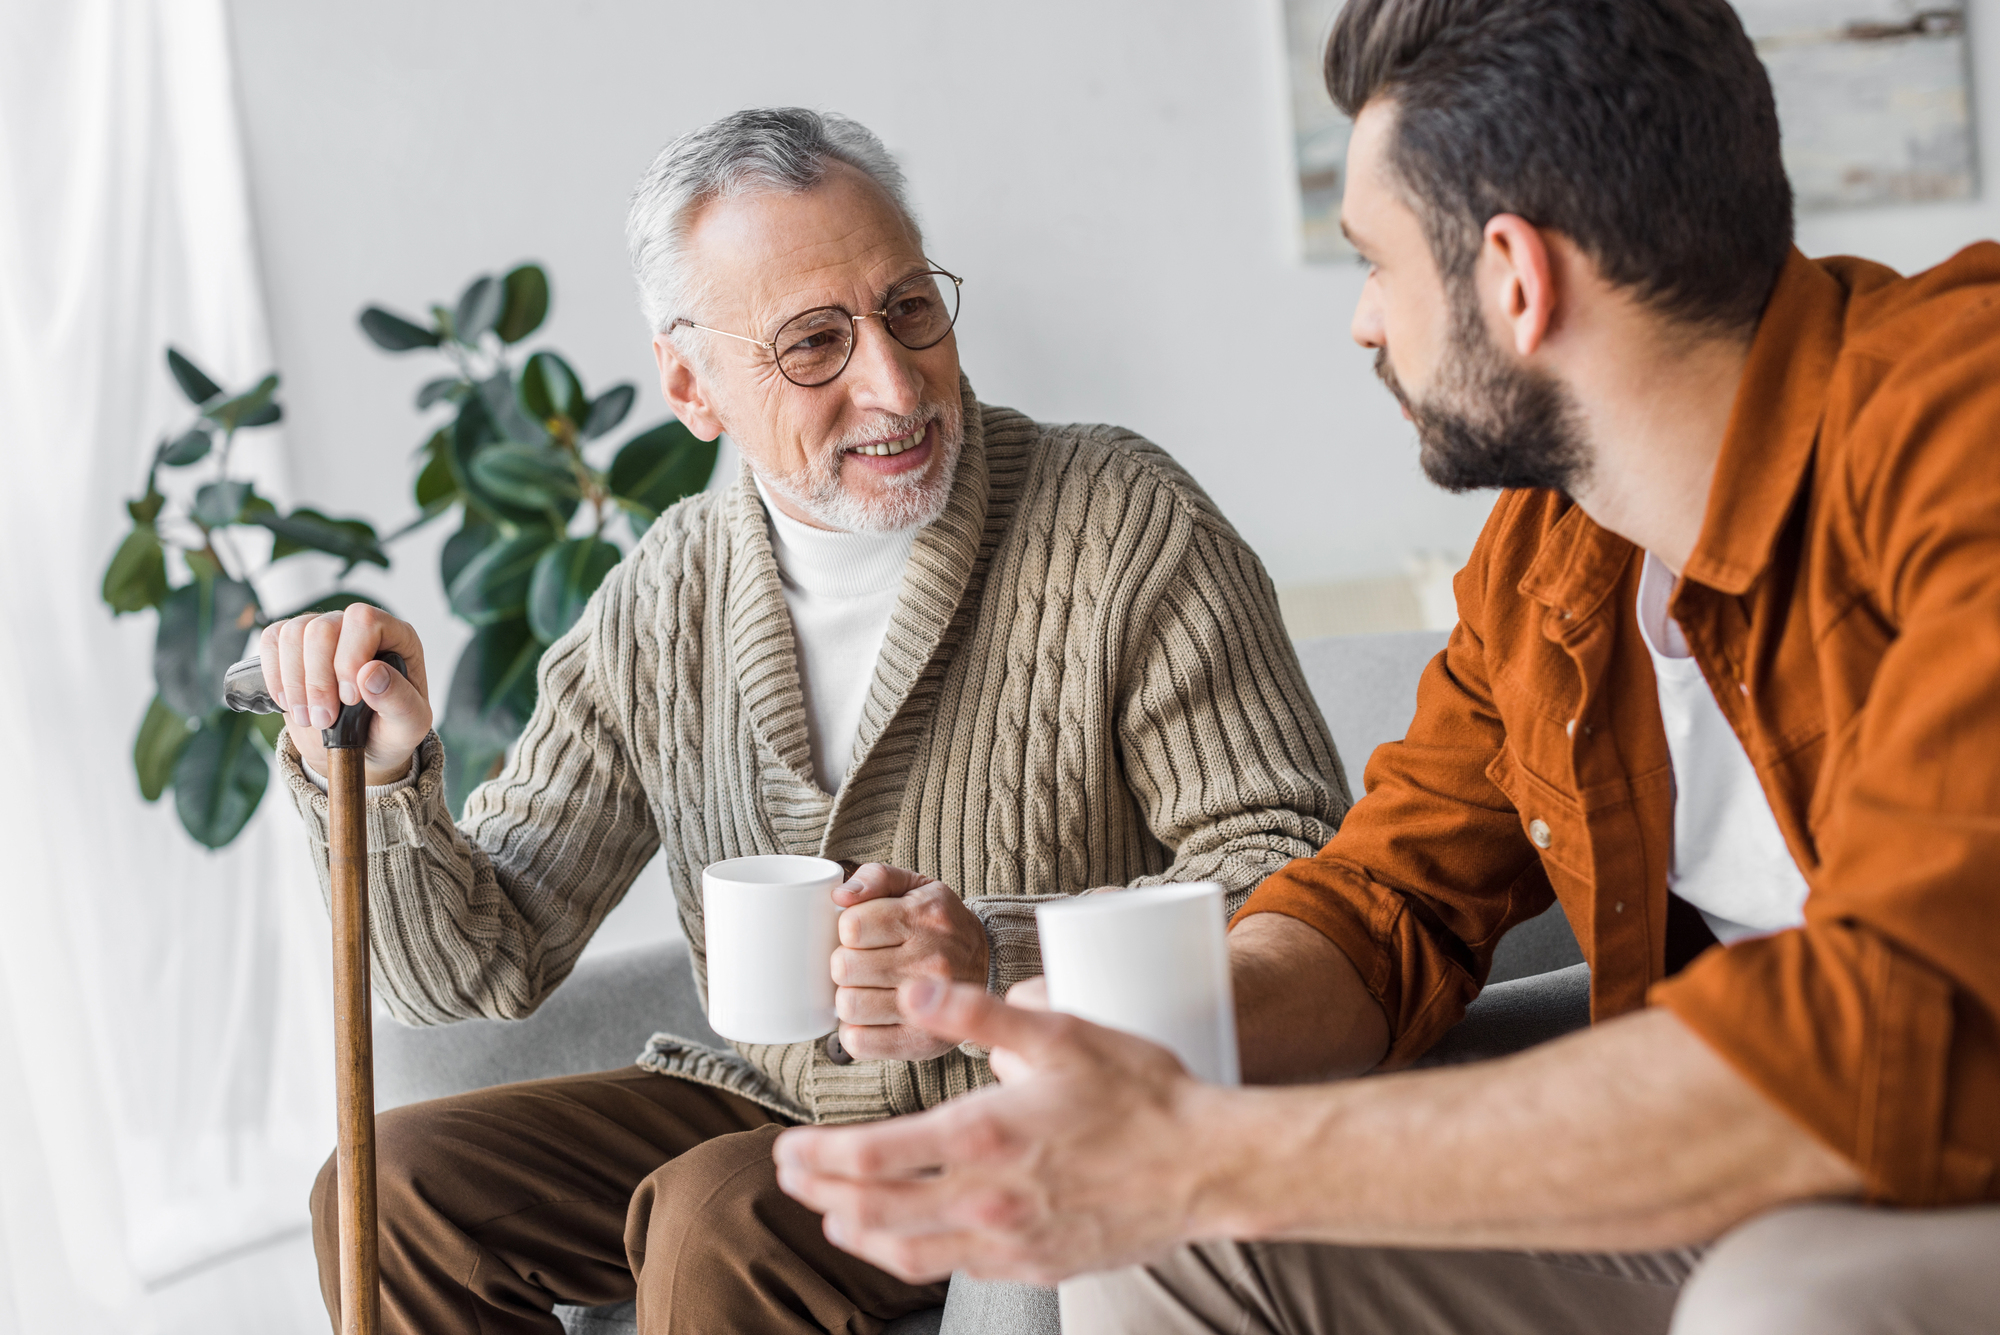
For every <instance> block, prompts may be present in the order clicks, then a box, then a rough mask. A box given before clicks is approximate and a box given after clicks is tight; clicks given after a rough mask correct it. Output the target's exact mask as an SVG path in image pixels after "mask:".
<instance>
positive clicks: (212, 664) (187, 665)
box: [153, 575, 257, 718]
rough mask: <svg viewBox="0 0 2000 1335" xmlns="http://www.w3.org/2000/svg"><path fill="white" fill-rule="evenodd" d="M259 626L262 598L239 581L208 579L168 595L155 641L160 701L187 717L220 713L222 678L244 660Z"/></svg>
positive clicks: (162, 605)
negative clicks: (245, 649) (247, 645)
mask: <svg viewBox="0 0 2000 1335" xmlns="http://www.w3.org/2000/svg"><path fill="white" fill-rule="evenodd" d="M256 622H257V597H256V595H255V594H253V593H252V592H251V591H250V586H249V585H248V584H243V583H240V582H239V581H237V580H233V579H228V578H226V577H223V576H219V575H204V576H203V577H200V578H197V579H195V580H194V581H193V582H192V583H189V584H183V585H182V586H181V587H180V588H178V589H175V590H174V591H173V592H172V593H170V594H168V595H167V596H166V599H165V600H164V601H163V602H161V604H160V629H159V633H158V634H157V635H156V636H155V637H154V640H153V680H154V682H155V683H156V684H157V685H158V687H159V691H160V697H161V698H162V699H164V700H165V701H166V702H167V704H168V706H169V707H170V708H172V709H175V710H178V711H179V712H180V713H181V714H183V715H185V716H186V717H188V718H202V717H204V716H206V715H207V714H208V713H209V712H210V711H212V710H215V709H218V708H220V707H221V704H222V675H223V673H224V672H226V671H228V669H229V665H230V664H231V663H233V662H235V661H236V660H237V659H238V658H240V657H242V654H243V644H244V641H245V640H247V639H248V638H249V635H250V630H251V627H253V626H254V625H255V624H256Z"/></svg>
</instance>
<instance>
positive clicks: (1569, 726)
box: [1563, 719, 1576, 737]
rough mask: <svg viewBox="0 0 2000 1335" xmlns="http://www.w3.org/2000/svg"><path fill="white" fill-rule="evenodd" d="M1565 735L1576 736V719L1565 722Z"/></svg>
mask: <svg viewBox="0 0 2000 1335" xmlns="http://www.w3.org/2000/svg"><path fill="white" fill-rule="evenodd" d="M1563 735H1564V736H1566V737H1574V736H1576V720H1575V719H1571V720H1570V721H1569V722H1567V723H1565V724H1563Z"/></svg>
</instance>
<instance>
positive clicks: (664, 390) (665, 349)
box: [653, 334, 722, 440]
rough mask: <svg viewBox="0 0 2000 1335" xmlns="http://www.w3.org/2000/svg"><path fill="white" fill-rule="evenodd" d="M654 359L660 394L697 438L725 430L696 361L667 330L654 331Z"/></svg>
mask: <svg viewBox="0 0 2000 1335" xmlns="http://www.w3.org/2000/svg"><path fill="white" fill-rule="evenodd" d="M653 360H654V361H655V362H657V363H658V364H659V367H660V397H662V398H664V399H665V400H666V401H667V407H668V408H669V409H670V410H672V412H673V414H674V416H675V417H678V418H679V419H680V421H681V425H682V426H684V427H686V428H687V429H688V430H689V431H692V432H693V433H694V435H695V439H697V440H714V439H715V438H716V437H717V436H719V435H721V434H722V421H721V419H720V418H718V417H717V416H716V415H715V411H714V408H713V407H712V406H711V405H710V403H709V401H708V394H707V392H706V391H705V390H704V389H703V387H702V383H701V377H700V376H699V375H697V374H696V373H695V368H694V363H693V362H691V361H689V360H688V358H687V355H686V354H685V353H683V352H682V351H681V349H680V345H679V344H677V343H675V342H674V341H673V339H671V338H669V337H667V335H665V334H655V335H653Z"/></svg>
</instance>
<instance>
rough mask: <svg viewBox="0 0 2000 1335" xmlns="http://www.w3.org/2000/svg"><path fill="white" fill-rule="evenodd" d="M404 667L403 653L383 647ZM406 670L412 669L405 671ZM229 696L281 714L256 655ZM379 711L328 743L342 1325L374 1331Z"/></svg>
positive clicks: (355, 708)
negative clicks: (373, 953)
mask: <svg viewBox="0 0 2000 1335" xmlns="http://www.w3.org/2000/svg"><path fill="white" fill-rule="evenodd" d="M376 658H377V660H378V661H380V662H384V663H387V664H388V665H389V666H390V667H392V668H394V669H396V671H398V672H402V671H403V660H402V657H401V655H398V654H392V653H383V654H377V655H376ZM405 675H407V674H405ZM222 698H223V702H224V703H225V704H227V705H228V706H229V707H230V708H231V709H235V710H239V711H246V712H249V713H253V714H276V713H281V712H282V711H281V710H279V708H278V705H277V702H276V701H274V700H273V699H271V697H270V694H269V693H268V692H267V691H266V690H265V689H264V669H263V664H262V663H261V661H260V660H258V659H255V658H246V659H244V660H243V661H242V662H240V663H237V664H236V665H234V666H233V667H231V668H230V669H229V672H228V674H227V676H226V677H225V678H224V682H223V696H222ZM374 717H375V711H374V710H372V709H370V708H369V707H368V706H367V705H364V704H352V705H345V706H343V707H342V708H341V711H340V717H339V718H337V719H335V720H334V723H333V726H332V727H331V728H325V729H322V730H321V732H320V739H321V740H322V741H324V742H325V743H326V805H327V853H328V859H329V861H330V863H331V870H332V873H333V876H332V880H333V895H332V900H333V903H332V908H333V1048H334V1067H333V1097H334V1106H335V1114H336V1121H337V1131H338V1136H339V1149H338V1151H337V1162H338V1166H339V1194H340V1195H339V1199H340V1205H339V1211H340V1214H339V1219H340V1330H341V1335H375V1332H376V1329H377V1327H378V1326H379V1324H380V1316H381V1307H380V1303H381V1296H380V1285H379V1282H378V1274H377V1270H376V1262H375V1041H374V1031H373V1028H372V1020H373V1007H372V1005H371V997H370V994H369V978H368V813H367V808H366V804H367V782H368V781H367V777H366V775H367V767H366V756H367V747H368V725H369V723H370V721H371V720H373V719H374Z"/></svg>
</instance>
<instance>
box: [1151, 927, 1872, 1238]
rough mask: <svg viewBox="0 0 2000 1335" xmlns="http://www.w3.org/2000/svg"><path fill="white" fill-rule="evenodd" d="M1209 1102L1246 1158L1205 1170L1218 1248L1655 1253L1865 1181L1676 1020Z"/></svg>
mask: <svg viewBox="0 0 2000 1335" xmlns="http://www.w3.org/2000/svg"><path fill="white" fill-rule="evenodd" d="M1249 925H1250V923H1249V922H1247V921H1246V923H1245V924H1244V926H1245V927H1248V926H1249ZM1239 930H1240V929H1239ZM1191 1101H1192V1103H1193V1105H1194V1106H1193V1107H1191V1108H1190V1115H1191V1116H1193V1117H1194V1118H1195V1119H1197V1120H1201V1121H1204V1122H1211V1123H1213V1127H1212V1132H1213V1134H1212V1135H1207V1136H1205V1137H1204V1138H1203V1140H1202V1143H1204V1144H1216V1145H1224V1146H1228V1147H1230V1149H1229V1150H1228V1151H1226V1152H1223V1153H1219V1154H1216V1155H1214V1156H1213V1158H1212V1160H1211V1161H1210V1163H1209V1165H1208V1166H1207V1167H1206V1168H1205V1169H1204V1170H1203V1171H1204V1172H1205V1173H1206V1175H1207V1176H1208V1179H1209V1180H1208V1182H1207V1184H1206V1185H1205V1187H1204V1189H1203V1190H1201V1191H1200V1192H1199V1193H1198V1195H1199V1198H1200V1199H1201V1200H1202V1201H1203V1202H1204V1206H1203V1208H1202V1210H1201V1214H1202V1216H1203V1217H1202V1218H1201V1219H1200V1220H1198V1221H1196V1233H1198V1234H1200V1235H1201V1236H1224V1237H1233V1238H1240V1239H1248V1238H1266V1239H1289V1240H1296V1241H1314V1242H1330V1243H1346V1244H1354V1245H1374V1246H1412V1247H1495V1248H1509V1249H1513V1248H1521V1249H1534V1250H1556V1251H1650V1250H1658V1249H1662V1248H1668V1247H1679V1246H1685V1245H1689V1244H1693V1243H1698V1242H1703V1241H1706V1240H1708V1239H1710V1238H1713V1237H1715V1236H1717V1235H1718V1234H1720V1233H1721V1232H1723V1231H1724V1230H1726V1229H1727V1228H1729V1227H1731V1226H1732V1225H1734V1224H1736V1223H1738V1222H1740V1221H1742V1220H1744V1219H1747V1218H1749V1217H1750V1216H1751V1215H1754V1214H1757V1213H1760V1212H1762V1211H1764V1210H1767V1209H1771V1208H1773V1207H1775V1206H1778V1205H1781V1204H1784V1203H1786V1202H1788V1201H1792V1200H1799V1199H1806V1198H1813V1197H1844V1196H1853V1195H1856V1194H1858V1192H1859V1191H1860V1188H1861V1179H1860V1176H1859V1174H1858V1173H1857V1172H1856V1171H1855V1169H1854V1167H1853V1166H1852V1165H1851V1164H1849V1163H1848V1162H1847V1161H1846V1160H1845V1159H1843V1158H1841V1157H1840V1156H1839V1155H1837V1154H1835V1153H1834V1152H1833V1151H1832V1150H1831V1149H1829V1148H1827V1147H1826V1146H1825V1145H1824V1144H1822V1143H1821V1142H1820V1141H1818V1140H1817V1139H1815V1138H1814V1137H1813V1136H1812V1135H1811V1134H1810V1133H1808V1132H1807V1131H1806V1130H1805V1129H1804V1128H1803V1127H1801V1126H1800V1125H1799V1124H1798V1123H1796V1122H1794V1121H1793V1120H1792V1119H1791V1117H1790V1116H1789V1115H1787V1114H1786V1113H1785V1112H1783V1111H1782V1110H1781V1109H1780V1108H1778V1107H1777V1105H1775V1104H1773V1103H1771V1102H1770V1101H1769V1100H1768V1099H1766V1098H1765V1097H1764V1096H1763V1095H1762V1094H1761V1093H1759V1092H1758V1091H1757V1090H1756V1089H1755V1088H1754V1087H1753V1086H1752V1085H1751V1084H1750V1083H1749V1082H1748V1081H1747V1080H1745V1079H1744V1078H1743V1077H1742V1076H1741V1075H1739V1074H1738V1073H1737V1072H1736V1071H1735V1069H1734V1068H1732V1067H1730V1066H1729V1065H1728V1064H1727V1063H1726V1062H1724V1061H1723V1060H1722V1058H1721V1057H1720V1056H1718V1055H1717V1054H1716V1053H1715V1052H1714V1051H1713V1050H1712V1049H1710V1048H1709V1047H1708V1045H1707V1044H1706V1043H1704V1042H1703V1041H1702V1040H1701V1039H1700V1038H1699V1037H1698V1036H1697V1035H1696V1034H1695V1033H1694V1032H1693V1031H1692V1030H1690V1029H1688V1028H1687V1027H1686V1026H1685V1025H1683V1024H1682V1023H1681V1022H1680V1021H1679V1020H1678V1019H1677V1018H1675V1017H1674V1016H1673V1015H1671V1014H1670V1013H1668V1012H1665V1011H1658V1010H1655V1011H1646V1012H1642V1013H1640V1014H1638V1015H1633V1016H1627V1017H1625V1018H1623V1019H1619V1020H1615V1021H1611V1022H1609V1023H1607V1024H1605V1025H1602V1026H1599V1027H1598V1028H1596V1029H1593V1030H1590V1031H1588V1032H1585V1033H1582V1034H1577V1035H1573V1036H1571V1037H1569V1038H1567V1039H1563V1040H1560V1041H1558V1042H1555V1043H1552V1044H1548V1045H1546V1046H1544V1047H1541V1048H1537V1049H1534V1050H1533V1051H1531V1052H1527V1053H1523V1054H1520V1055H1518V1056H1515V1057H1510V1058H1506V1059H1504V1060H1501V1061H1494V1062H1482V1063H1476V1064H1473V1065H1468V1066H1461V1067H1455V1068H1451V1069H1447V1070H1437V1071H1417V1072H1411V1073H1408V1074H1403V1075H1394V1076H1385V1077H1382V1078H1379V1079H1372V1080H1361V1081H1345V1082H1342V1083H1339V1084H1335V1085H1328V1086H1322V1087H1320V1088H1316V1089H1291V1090H1241V1091H1230V1090H1207V1089H1203V1090H1201V1091H1199V1092H1197V1093H1195V1094H1194V1095H1192V1096H1191ZM1191 1236H1192V1235H1191Z"/></svg>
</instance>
